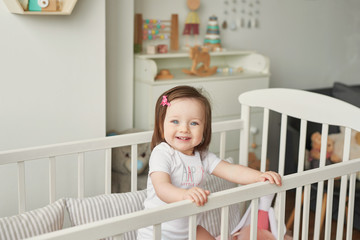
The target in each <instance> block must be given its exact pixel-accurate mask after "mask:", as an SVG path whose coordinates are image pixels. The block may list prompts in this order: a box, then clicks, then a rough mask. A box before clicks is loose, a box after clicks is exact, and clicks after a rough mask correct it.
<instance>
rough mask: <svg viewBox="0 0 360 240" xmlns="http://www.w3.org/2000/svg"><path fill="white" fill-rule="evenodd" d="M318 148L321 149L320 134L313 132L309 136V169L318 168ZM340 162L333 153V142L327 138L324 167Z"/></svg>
mask: <svg viewBox="0 0 360 240" xmlns="http://www.w3.org/2000/svg"><path fill="white" fill-rule="evenodd" d="M320 148H321V134H320V133H319V132H314V133H313V134H312V135H311V150H310V157H309V161H310V165H311V168H317V167H319V160H320ZM340 161H341V159H340V158H339V156H338V155H337V154H336V153H335V152H334V140H333V139H332V138H330V137H328V139H327V148H326V165H329V164H332V163H335V162H340Z"/></svg>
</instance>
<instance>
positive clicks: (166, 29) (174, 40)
mask: <svg viewBox="0 0 360 240" xmlns="http://www.w3.org/2000/svg"><path fill="white" fill-rule="evenodd" d="M178 29H179V27H178V15H177V14H172V15H171V19H170V20H159V19H143V18H142V14H136V15H135V31H134V32H135V36H134V51H135V53H138V52H141V51H142V44H143V41H151V40H168V39H170V50H174V51H176V50H179V40H178V38H179V33H178V31H179V30H178Z"/></svg>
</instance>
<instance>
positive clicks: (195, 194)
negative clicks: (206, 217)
mask: <svg viewBox="0 0 360 240" xmlns="http://www.w3.org/2000/svg"><path fill="white" fill-rule="evenodd" d="M150 178H151V182H152V184H153V186H154V188H155V192H156V195H157V196H158V197H159V198H160V199H161V200H162V201H164V202H166V203H172V202H177V201H181V200H185V199H189V200H191V201H193V202H195V203H196V205H198V206H202V205H204V204H205V203H206V202H207V196H208V195H209V194H210V191H208V190H204V189H201V188H198V187H193V188H191V189H182V188H178V187H176V186H174V185H173V184H172V183H171V179H170V176H169V174H167V173H165V172H153V173H151V175H150Z"/></svg>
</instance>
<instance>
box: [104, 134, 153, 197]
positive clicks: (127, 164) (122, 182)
mask: <svg viewBox="0 0 360 240" xmlns="http://www.w3.org/2000/svg"><path fill="white" fill-rule="evenodd" d="M135 132H140V130H137V129H128V130H126V131H123V132H120V133H119V134H126V133H135ZM112 135H118V134H117V133H115V134H112ZM150 152H151V151H150V144H149V143H143V144H138V157H137V173H138V178H137V182H138V184H137V185H138V187H137V189H138V190H142V189H145V188H146V184H147V177H148V170H149V168H148V166H149V158H150ZM130 190H131V146H124V147H118V148H113V149H112V161H111V192H113V193H121V192H130Z"/></svg>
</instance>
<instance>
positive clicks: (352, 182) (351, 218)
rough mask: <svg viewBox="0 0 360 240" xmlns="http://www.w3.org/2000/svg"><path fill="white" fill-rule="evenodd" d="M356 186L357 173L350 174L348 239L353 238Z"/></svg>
mask: <svg viewBox="0 0 360 240" xmlns="http://www.w3.org/2000/svg"><path fill="white" fill-rule="evenodd" d="M355 186H356V173H352V174H351V175H350V181H349V201H348V209H347V214H348V217H347V224H346V239H347V240H351V239H352V231H353V222H354V206H355Z"/></svg>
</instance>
